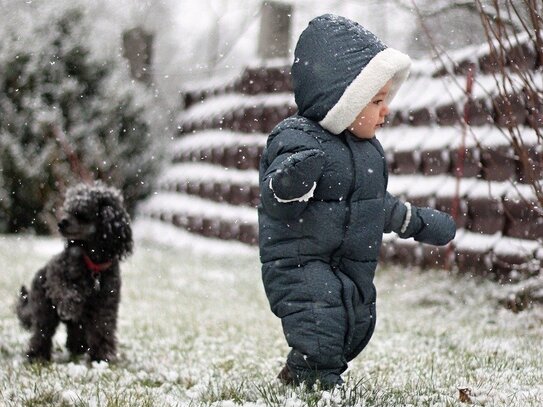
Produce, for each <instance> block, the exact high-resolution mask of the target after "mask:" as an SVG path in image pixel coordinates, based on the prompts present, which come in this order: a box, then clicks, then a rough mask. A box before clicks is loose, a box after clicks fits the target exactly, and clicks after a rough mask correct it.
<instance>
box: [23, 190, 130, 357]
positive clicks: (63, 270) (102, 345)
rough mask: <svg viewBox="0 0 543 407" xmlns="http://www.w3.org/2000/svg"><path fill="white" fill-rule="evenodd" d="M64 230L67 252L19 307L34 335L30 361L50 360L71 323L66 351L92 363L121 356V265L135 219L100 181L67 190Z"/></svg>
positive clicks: (43, 272)
mask: <svg viewBox="0 0 543 407" xmlns="http://www.w3.org/2000/svg"><path fill="white" fill-rule="evenodd" d="M58 227H59V231H60V233H61V235H62V236H63V237H64V238H65V239H66V245H65V248H64V250H63V251H62V252H61V253H60V254H58V255H57V256H55V257H53V258H52V259H51V260H50V261H49V263H47V264H46V265H45V267H43V268H42V269H40V270H39V271H38V272H37V273H36V275H35V277H34V279H33V281H32V286H31V288H30V290H27V288H26V287H25V286H23V287H21V292H20V295H19V300H18V303H17V306H16V310H17V315H18V317H19V320H20V322H21V324H22V325H23V327H25V328H27V329H28V330H30V331H31V333H32V336H31V338H30V342H29V345H28V350H27V352H26V356H27V358H28V359H29V360H31V361H33V360H46V361H47V360H50V359H51V346H52V339H53V335H54V334H55V331H56V329H57V327H58V325H59V323H60V322H63V323H65V324H66V327H67V340H66V347H67V348H68V350H69V351H70V353H71V354H72V355H81V354H84V353H88V355H89V356H90V359H91V360H96V361H101V360H104V361H111V360H114V358H115V356H116V342H117V340H116V328H117V314H118V309H119V302H120V298H121V297H120V290H121V276H120V268H119V262H120V261H121V260H122V259H124V258H125V257H126V256H128V255H129V254H130V253H132V248H133V242H132V230H131V228H130V218H129V215H128V213H127V212H126V210H125V208H124V205H123V198H122V196H121V194H120V192H119V191H118V190H117V189H115V188H112V187H107V186H106V185H105V184H103V183H101V182H96V183H94V184H92V185H87V184H79V185H76V186H75V187H72V188H70V189H68V191H67V192H66V199H65V201H64V205H63V217H62V219H61V220H60V222H59V224H58Z"/></svg>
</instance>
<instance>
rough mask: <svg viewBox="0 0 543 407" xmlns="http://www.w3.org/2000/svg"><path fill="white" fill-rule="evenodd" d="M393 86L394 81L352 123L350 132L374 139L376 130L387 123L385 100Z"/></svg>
mask: <svg viewBox="0 0 543 407" xmlns="http://www.w3.org/2000/svg"><path fill="white" fill-rule="evenodd" d="M391 85H392V81H388V82H387V83H386V84H385V86H383V87H382V88H381V89H380V90H379V92H377V94H376V95H375V96H374V97H373V99H372V100H371V102H370V103H368V104H367V106H366V107H365V108H364V109H362V111H361V112H360V113H359V114H358V116H357V117H356V119H354V122H352V123H351V125H350V126H349V130H350V131H351V133H353V134H354V135H355V136H356V137H358V138H362V139H369V138H372V137H373V136H374V135H375V130H377V128H379V127H381V125H382V124H383V123H384V122H385V117H386V115H387V114H388V113H389V110H388V105H387V104H386V102H385V98H386V97H387V96H388V93H389V92H390V87H391Z"/></svg>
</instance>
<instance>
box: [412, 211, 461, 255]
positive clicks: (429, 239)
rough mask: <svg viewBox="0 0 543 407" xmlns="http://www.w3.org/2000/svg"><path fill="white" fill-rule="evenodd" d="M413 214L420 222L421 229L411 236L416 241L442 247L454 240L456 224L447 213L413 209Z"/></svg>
mask: <svg viewBox="0 0 543 407" xmlns="http://www.w3.org/2000/svg"><path fill="white" fill-rule="evenodd" d="M413 212H414V213H413V215H414V216H416V217H418V218H419V219H420V221H421V229H420V230H419V231H418V232H416V233H415V234H414V235H413V237H414V238H415V240H416V241H418V242H422V243H428V244H432V245H435V246H443V245H446V244H447V243H449V242H450V241H451V240H453V239H454V236H455V235H456V224H455V223H454V219H453V218H452V216H451V215H449V214H448V213H445V212H441V211H438V210H435V209H431V208H416V209H415V208H414V211H413Z"/></svg>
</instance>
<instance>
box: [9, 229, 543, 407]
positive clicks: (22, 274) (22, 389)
mask: <svg viewBox="0 0 543 407" xmlns="http://www.w3.org/2000/svg"><path fill="white" fill-rule="evenodd" d="M155 226H156V225H155V224H150V223H145V224H140V225H139V227H138V230H139V233H138V235H139V236H145V235H147V236H149V235H153V236H155V237H156V236H157V230H155ZM158 232H160V233H159V236H160V237H161V239H163V240H164V241H168V240H169V241H171V239H174V241H175V244H174V245H169V246H166V245H164V244H163V243H156V242H155V243H151V242H149V241H148V240H141V239H139V240H138V241H137V245H136V250H135V254H134V256H132V257H131V258H130V259H129V260H128V261H126V263H125V264H124V265H123V278H124V280H123V284H124V285H123V299H122V302H121V311H120V329H119V340H120V361H119V362H118V363H117V364H115V365H107V364H94V365H88V364H87V363H86V362H85V361H84V360H79V361H75V362H74V361H69V359H68V358H67V355H66V354H65V353H64V352H63V350H62V343H63V340H64V332H63V331H60V332H59V333H58V334H57V336H56V350H55V356H54V358H55V360H56V363H53V364H50V365H47V366H42V365H28V364H26V363H25V361H24V358H23V356H22V355H23V352H24V348H25V343H26V340H27V337H28V334H27V333H26V332H24V331H23V330H22V329H21V328H20V327H19V326H18V324H17V321H16V319H15V316H14V314H13V311H12V304H13V302H14V299H15V296H16V293H17V290H18V287H19V286H20V285H21V284H22V283H28V282H29V281H30V279H31V277H32V275H33V273H34V272H35V271H36V270H37V269H38V267H40V266H41V265H43V264H44V262H45V261H47V259H48V258H50V256H51V255H53V254H54V253H56V252H58V251H59V250H60V249H61V242H60V241H59V240H55V239H41V238H40V239H38V238H32V237H16V236H15V237H13V236H9V237H8V236H0V264H2V265H3V272H2V273H1V274H0V366H2V367H1V369H0V405H1V406H23V405H28V406H46V405H47V406H50V405H60V406H72V405H74V406H176V405H179V406H200V405H210V406H211V405H212V406H234V405H245V406H265V405H273V406H276V405H277V406H305V405H310V406H346V405H359V406H363V405H364V406H373V405H379V406H392V405H394V406H405V405H416V406H419V405H420V406H427V405H431V406H453V405H462V403H461V402H460V401H459V391H458V388H459V387H467V388H469V389H470V391H471V396H470V398H471V400H472V402H473V403H474V404H476V405H488V406H495V405H499V406H523V407H524V406H541V405H543V369H542V364H541V363H542V362H541V361H542V360H543V346H542V345H543V343H542V342H543V328H542V326H543V309H541V308H539V309H531V310H528V311H525V312H523V313H520V314H513V313H511V312H509V311H507V310H505V309H502V308H501V307H499V306H498V305H497V302H496V299H495V298H496V295H497V293H499V292H500V291H502V292H503V290H504V288H501V287H497V286H495V285H494V284H492V283H488V282H479V283H476V282H475V281H473V280H467V279H465V278H464V279H460V278H458V277H455V276H450V275H448V274H447V273H445V272H441V271H426V272H423V273H421V272H418V271H415V270H402V269H399V268H381V269H380V271H379V272H378V277H377V282H376V285H377V289H378V293H379V296H378V307H379V308H378V315H379V318H378V324H377V329H376V333H375V335H374V337H373V339H372V341H371V343H370V345H369V346H368V347H367V348H366V350H365V351H364V352H363V353H362V354H361V355H360V356H359V357H358V358H357V359H356V360H355V361H354V362H352V363H351V366H350V369H349V370H348V372H347V374H346V379H347V384H346V386H345V387H344V388H342V389H339V390H335V391H333V392H332V393H328V392H320V391H317V392H305V391H303V390H300V389H296V390H292V389H286V388H284V387H282V386H280V385H279V384H278V382H277V381H276V380H275V379H274V377H275V375H276V374H277V372H278V371H279V370H280V368H281V366H282V364H283V360H284V356H285V355H286V353H287V351H288V349H287V347H286V344H285V342H284V339H283V336H282V332H281V328H280V323H279V321H278V320H277V319H276V318H275V317H274V316H273V315H272V314H271V312H270V311H269V308H268V304H267V301H266V299H265V297H264V294H263V289H262V286H261V283H260V273H259V262H258V253H257V251H256V249H254V248H248V247H246V246H242V245H239V244H228V243H223V242H218V243H217V244H213V245H211V244H210V243H209V241H208V240H202V239H200V238H195V237H192V236H191V237H187V235H186V234H181V233H178V232H174V231H172V230H168V229H160V230H158Z"/></svg>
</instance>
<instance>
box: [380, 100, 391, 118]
mask: <svg viewBox="0 0 543 407" xmlns="http://www.w3.org/2000/svg"><path fill="white" fill-rule="evenodd" d="M389 113H390V110H389V109H388V105H387V104H386V103H383V106H382V108H381V116H387V115H388V114H389Z"/></svg>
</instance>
